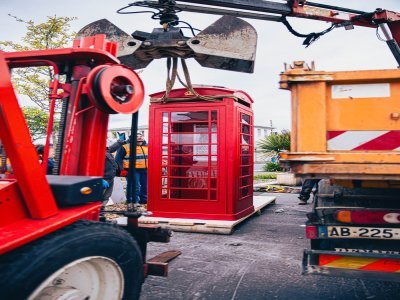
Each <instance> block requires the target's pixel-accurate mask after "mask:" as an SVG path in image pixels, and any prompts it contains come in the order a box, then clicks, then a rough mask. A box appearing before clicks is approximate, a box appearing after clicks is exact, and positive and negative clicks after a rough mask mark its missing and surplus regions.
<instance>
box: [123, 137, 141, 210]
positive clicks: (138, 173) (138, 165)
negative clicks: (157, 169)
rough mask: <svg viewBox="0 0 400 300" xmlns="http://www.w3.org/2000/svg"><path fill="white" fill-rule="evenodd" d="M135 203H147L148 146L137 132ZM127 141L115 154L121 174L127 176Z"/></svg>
mask: <svg viewBox="0 0 400 300" xmlns="http://www.w3.org/2000/svg"><path fill="white" fill-rule="evenodd" d="M136 143H137V144H136V172H135V181H136V199H135V203H136V204H147V159H148V147H147V143H146V141H145V140H144V137H143V134H141V133H138V134H137V139H136ZM129 148H130V145H129V143H128V144H126V145H124V146H123V147H121V148H120V149H119V150H118V152H117V155H116V161H117V163H118V165H119V167H120V168H121V176H125V177H126V176H127V174H128V169H129V157H130V149H129Z"/></svg>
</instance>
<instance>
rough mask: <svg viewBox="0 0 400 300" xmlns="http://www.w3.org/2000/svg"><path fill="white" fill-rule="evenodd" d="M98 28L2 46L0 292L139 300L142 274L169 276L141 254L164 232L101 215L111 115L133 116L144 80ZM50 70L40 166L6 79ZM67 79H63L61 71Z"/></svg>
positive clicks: (133, 218) (163, 263)
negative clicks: (51, 164) (67, 44)
mask: <svg viewBox="0 0 400 300" xmlns="http://www.w3.org/2000/svg"><path fill="white" fill-rule="evenodd" d="M116 53H117V44H116V43H115V42H111V41H108V40H107V39H106V38H105V35H96V36H93V37H85V38H81V39H78V40H75V41H74V44H73V47H72V48H65V49H49V50H37V51H22V52H0V141H1V144H2V147H1V148H2V149H3V150H4V151H3V154H2V157H1V161H2V163H1V169H2V171H3V172H2V174H1V175H0V176H1V177H0V228H1V231H0V232H1V234H0V254H1V256H0V288H1V293H0V298H1V299H122V298H123V299H138V298H139V294H140V289H141V285H142V283H143V281H144V278H145V277H146V276H147V275H160V276H165V275H166V274H167V268H168V264H167V260H168V259H165V256H163V257H160V256H158V257H156V258H153V259H151V260H150V261H146V247H147V243H148V242H150V241H155V242H168V241H169V237H170V232H169V231H168V230H165V229H161V228H159V227H158V226H152V225H147V226H146V225H141V226H139V225H138V222H137V220H138V218H139V217H140V213H139V212H137V211H126V212H124V215H125V216H126V217H127V219H128V222H127V225H126V226H123V227H122V226H117V225H113V224H109V223H106V222H99V214H100V206H101V202H99V201H100V200H101V198H102V194H103V186H102V176H103V174H104V162H105V151H106V138H107V126H108V118H109V115H110V114H116V113H125V114H133V115H134V116H135V115H136V116H137V111H138V109H139V108H140V106H141V104H142V102H143V99H144V87H143V83H142V81H141V80H140V78H139V77H138V75H137V74H136V73H135V72H134V71H133V70H132V69H130V68H128V67H126V66H123V65H121V64H120V62H119V60H118V59H117V58H116ZM43 66H46V67H51V68H52V72H53V74H54V79H53V80H52V81H51V83H50V88H49V90H50V93H49V103H50V114H49V121H48V132H47V138H46V145H45V149H44V154H43V162H42V164H41V163H40V162H39V158H38V153H37V152H36V150H35V146H34V145H33V144H32V139H31V136H30V134H29V129H28V127H27V125H26V122H25V119H24V115H23V113H22V110H21V108H20V106H19V104H18V99H17V96H16V93H15V90H14V88H13V86H12V83H11V75H10V73H11V71H12V69H14V68H30V67H43ZM61 77H64V78H65V80H64V81H63V82H61V80H60V78H61ZM57 106H58V107H59V106H61V107H62V111H61V120H60V129H59V142H58V147H57V149H56V151H55V168H54V169H55V170H54V175H46V169H47V158H48V156H49V146H50V136H51V134H52V128H53V123H54V114H55V111H56V110H55V108H56V107H57Z"/></svg>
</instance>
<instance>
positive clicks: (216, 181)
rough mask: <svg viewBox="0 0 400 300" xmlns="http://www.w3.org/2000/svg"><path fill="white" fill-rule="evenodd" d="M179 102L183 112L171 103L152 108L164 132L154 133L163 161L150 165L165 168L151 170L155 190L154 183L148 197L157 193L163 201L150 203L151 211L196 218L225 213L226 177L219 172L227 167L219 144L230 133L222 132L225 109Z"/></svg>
mask: <svg viewBox="0 0 400 300" xmlns="http://www.w3.org/2000/svg"><path fill="white" fill-rule="evenodd" d="M178 105H179V109H178V110H177V107H176V105H172V107H171V106H166V107H165V108H164V109H162V110H154V111H152V115H153V116H152V118H153V120H154V121H155V124H154V125H155V128H162V134H159V135H157V134H155V135H154V136H153V140H152V141H151V143H154V144H152V145H151V146H150V148H151V149H152V150H153V151H154V152H158V154H156V153H153V154H154V155H153V154H152V157H153V158H156V157H159V158H160V160H159V162H156V161H153V162H149V164H152V163H154V164H156V165H155V166H157V165H158V166H160V168H159V171H158V172H154V171H155V168H151V170H152V171H153V172H152V174H151V175H154V176H151V178H152V180H151V182H152V183H155V184H154V190H152V187H151V186H150V185H149V198H152V197H153V195H154V197H155V199H160V200H159V201H149V210H155V211H162V212H163V214H164V215H168V213H171V215H173V216H174V217H179V213H183V214H184V215H185V217H187V216H188V214H191V215H192V217H193V218H203V217H204V216H205V215H207V214H210V215H211V214H212V215H215V214H221V215H223V214H225V213H226V206H225V201H222V200H223V199H224V198H225V191H223V190H222V189H220V188H219V186H224V184H225V182H224V181H225V179H224V178H223V176H218V175H219V174H220V173H221V172H223V171H224V170H222V169H221V168H222V167H223V165H222V164H221V163H220V158H219V156H218V153H219V151H220V145H224V144H225V132H224V131H223V130H220V128H222V127H225V107H223V106H221V105H211V106H210V105H209V106H207V108H205V107H197V108H196V107H193V104H190V105H188V104H183V103H180V104H178ZM157 145H159V146H157ZM152 146H154V147H152ZM152 166H153V165H152ZM157 173H158V174H157ZM157 194H158V196H157ZM178 207H179V209H177V208H178Z"/></svg>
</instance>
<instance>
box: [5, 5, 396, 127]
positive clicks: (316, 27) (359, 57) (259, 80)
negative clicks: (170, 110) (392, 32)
mask: <svg viewBox="0 0 400 300" xmlns="http://www.w3.org/2000/svg"><path fill="white" fill-rule="evenodd" d="M131 2H133V1H132V0H130V1H129V0H127V1H121V0H113V1H105V0H98V1H94V0H86V1H77V0H69V1H49V0H30V1H23V0H1V1H0V28H1V30H0V40H13V41H19V39H20V38H21V36H22V35H23V33H24V31H25V28H24V25H23V24H21V23H17V22H16V21H15V20H14V19H13V18H11V17H9V16H8V14H9V13H10V14H12V15H16V16H18V17H20V18H23V19H26V20H29V19H31V20H33V21H35V22H36V23H38V22H42V21H45V20H46V16H50V15H57V16H70V17H77V18H78V20H76V21H74V22H73V23H72V28H73V30H74V31H78V30H79V29H80V28H82V27H83V26H85V25H86V24H88V23H91V22H93V21H95V20H98V19H102V18H107V19H108V20H110V21H111V22H113V23H114V24H115V25H117V26H118V27H120V28H121V29H123V30H124V31H126V32H127V33H132V32H133V31H135V30H141V31H147V32H151V31H152V29H153V28H154V27H159V24H158V23H157V21H155V20H152V19H151V18H150V14H140V15H137V14H136V15H120V14H117V13H116V10H118V9H119V8H121V7H123V6H126V5H127V4H128V3H131ZM276 2H282V1H276ZM314 2H318V3H326V4H331V5H337V6H342V7H347V8H353V9H357V10H363V11H373V10H374V9H375V8H378V7H380V8H385V9H389V10H393V11H397V12H400V1H398V0H379V1H377V0H368V1H360V0H359V1H350V0H346V1H344V0H342V1H340V0H336V1H319V0H315V1H314ZM179 17H180V19H181V20H183V21H187V22H190V24H191V25H192V26H193V27H195V28H198V29H204V28H205V27H207V26H208V25H210V24H211V23H213V22H214V21H215V20H217V19H218V18H219V17H218V16H211V15H200V14H194V13H180V14H179ZM247 21H248V22H249V23H251V24H252V25H253V26H254V27H255V29H256V30H257V32H258V47H257V58H256V64H255V72H254V73H253V74H245V73H238V72H228V71H219V70H215V69H208V68H203V67H201V66H200V65H199V64H197V62H195V61H194V60H192V59H191V60H189V62H188V65H189V71H190V75H191V78H192V82H193V83H194V84H209V85H217V86H225V87H228V88H232V89H241V90H244V91H246V92H247V93H248V94H250V96H251V97H252V98H253V100H254V102H255V103H254V111H255V124H256V125H269V122H270V120H272V122H273V125H274V126H275V127H277V128H278V129H290V122H291V121H290V119H291V118H290V114H291V111H290V93H289V92H288V91H285V90H279V88H278V87H279V85H278V81H279V73H280V72H282V71H283V64H284V63H285V62H287V63H291V62H293V61H294V60H305V61H306V62H311V61H315V63H316V68H317V69H318V70H324V71H341V70H358V69H363V70H366V69H387V68H396V67H397V64H396V62H395V60H394V58H393V57H392V55H391V53H390V51H389V50H388V48H387V46H386V44H385V43H384V42H381V41H379V40H378V39H377V37H376V35H375V30H374V29H371V28H360V27H357V28H355V29H354V30H350V31H345V30H344V29H343V28H340V29H335V30H333V31H332V32H331V33H328V34H327V35H325V36H323V37H322V38H320V39H319V40H318V41H317V42H315V43H314V44H312V45H311V46H310V47H309V48H304V46H302V39H300V38H297V37H295V36H293V35H291V33H289V32H288V31H287V29H286V27H285V26H284V25H282V24H280V23H274V22H267V21H254V20H247ZM289 21H290V22H291V24H292V25H293V27H294V28H295V29H296V30H297V31H299V32H302V33H309V32H318V31H321V30H323V29H325V28H327V27H329V24H327V23H324V22H318V21H310V20H303V19H290V20H289ZM184 33H185V35H187V36H191V35H190V32H189V31H184ZM140 76H141V77H142V79H143V82H144V85H145V88H146V100H145V103H144V105H143V107H142V109H141V110H140V114H139V115H140V121H139V122H140V124H142V125H145V124H147V123H148V121H147V118H148V116H147V115H148V105H149V101H148V97H147V95H148V94H151V93H154V92H158V91H162V90H164V89H165V80H166V66H165V60H158V61H153V62H152V63H151V64H150V65H149V66H148V67H147V68H146V69H144V71H143V72H142V73H141V74H140ZM176 87H180V86H179V85H176ZM129 120H130V118H129V117H128V116H122V115H118V116H113V117H112V118H111V121H110V127H121V126H129V125H130V121H129Z"/></svg>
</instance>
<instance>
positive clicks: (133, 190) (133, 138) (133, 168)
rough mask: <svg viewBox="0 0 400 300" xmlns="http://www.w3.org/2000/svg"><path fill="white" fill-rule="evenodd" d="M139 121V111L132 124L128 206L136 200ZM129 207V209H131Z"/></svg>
mask: <svg viewBox="0 0 400 300" xmlns="http://www.w3.org/2000/svg"><path fill="white" fill-rule="evenodd" d="M138 120H139V111H137V112H135V113H134V114H132V123H131V136H130V143H129V152H130V155H129V168H128V175H127V177H126V181H127V187H126V198H127V201H128V205H129V206H131V205H132V204H133V203H134V202H135V199H136V196H137V195H136V193H137V191H136V180H135V175H136V145H137V141H136V139H137V130H138ZM129 206H128V207H129Z"/></svg>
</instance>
